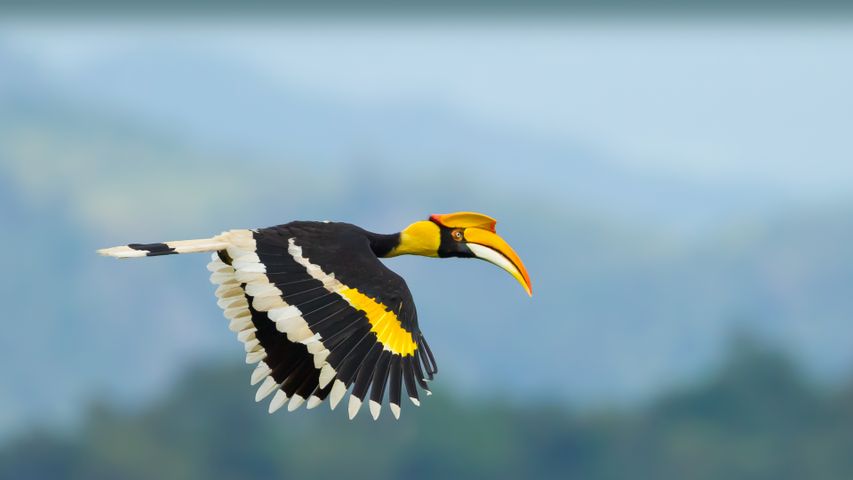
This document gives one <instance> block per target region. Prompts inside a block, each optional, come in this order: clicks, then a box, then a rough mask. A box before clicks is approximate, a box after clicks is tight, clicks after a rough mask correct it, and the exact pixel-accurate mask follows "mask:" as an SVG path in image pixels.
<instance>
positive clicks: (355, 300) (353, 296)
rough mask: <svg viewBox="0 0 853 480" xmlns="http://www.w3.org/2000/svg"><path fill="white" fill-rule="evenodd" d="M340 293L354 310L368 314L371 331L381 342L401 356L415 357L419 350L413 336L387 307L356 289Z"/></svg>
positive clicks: (340, 291) (345, 289)
mask: <svg viewBox="0 0 853 480" xmlns="http://www.w3.org/2000/svg"><path fill="white" fill-rule="evenodd" d="M338 293H339V294H340V295H341V296H342V297H344V298H345V299H346V301H348V302H349V303H350V305H352V306H353V307H354V308H357V309H359V310H361V311H363V312H364V313H366V314H367V321H369V322H370V331H371V332H373V333H375V334H376V337H377V338H378V339H379V341H380V342H381V343H382V345H384V346H385V347H387V348H388V349H389V350H391V351H392V352H393V353H396V354H398V355H400V356H403V357H405V356H406V355H414V353H415V349H417V348H418V346H417V344H416V343H415V341H414V339H413V338H412V334H411V333H410V332H409V331H407V330H406V329H405V328H403V325H402V324H401V323H400V319H399V318H397V315H396V314H395V313H394V312H392V311H391V310H389V309H388V307H386V306H385V305H383V304H381V303H379V302H377V301H376V300H374V299H372V298H370V297H368V296H367V295H365V294H363V293H361V292H359V291H358V290H357V289H355V288H349V287H344V288H343V289H341V290H338Z"/></svg>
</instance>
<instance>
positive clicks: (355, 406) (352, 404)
mask: <svg viewBox="0 0 853 480" xmlns="http://www.w3.org/2000/svg"><path fill="white" fill-rule="evenodd" d="M360 408H361V400H360V399H359V398H358V397H356V396H354V395H350V397H349V406H348V407H347V409H348V413H349V419H350V420H352V419H353V418H355V416H356V415H358V410H359V409H360Z"/></svg>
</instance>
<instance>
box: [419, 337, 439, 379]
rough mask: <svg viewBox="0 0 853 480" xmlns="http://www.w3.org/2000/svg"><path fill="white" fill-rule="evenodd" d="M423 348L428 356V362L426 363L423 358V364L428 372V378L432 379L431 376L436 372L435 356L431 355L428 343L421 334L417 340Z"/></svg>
mask: <svg viewBox="0 0 853 480" xmlns="http://www.w3.org/2000/svg"><path fill="white" fill-rule="evenodd" d="M418 343H419V344H420V345H421V346H423V349H424V350H425V351H426V354H427V356H428V357H429V364H427V363H426V359H424V365H425V366H426V367H427V371H428V372H429V373H430V380H432V376H433V375H435V374H437V373H438V365H436V363H435V357H433V356H432V350H431V349H430V348H429V344H428V343H427V341H426V338H424V336H423V335H420V342H418Z"/></svg>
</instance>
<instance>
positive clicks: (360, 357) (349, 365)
mask: <svg viewBox="0 0 853 480" xmlns="http://www.w3.org/2000/svg"><path fill="white" fill-rule="evenodd" d="M377 343H378V342H377V341H376V335H373V334H372V333H370V332H368V334H367V335H365V336H364V337H363V338H362V339H361V341H359V342H358V345H356V346H355V347H354V348H353V349H352V351H350V353H349V354H347V356H346V357H345V358H344V359H343V360H341V363H340V367H339V368H337V369H336V370H337V371H338V375H337V377H338V379H340V380H341V381H342V382H344V384H345V385H346V386H347V387H349V386H350V385H352V382H353V380H354V379H355V374H356V373H358V367H360V366H361V364H362V362H363V361H364V358H365V357H366V356H367V354H368V353H369V352H370V349H371V348H373V346H374V345H376V344H377Z"/></svg>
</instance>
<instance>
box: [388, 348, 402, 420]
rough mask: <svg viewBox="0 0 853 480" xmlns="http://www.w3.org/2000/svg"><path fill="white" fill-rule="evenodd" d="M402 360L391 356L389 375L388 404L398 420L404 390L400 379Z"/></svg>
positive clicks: (397, 356)
mask: <svg viewBox="0 0 853 480" xmlns="http://www.w3.org/2000/svg"><path fill="white" fill-rule="evenodd" d="M400 360H401V358H400V356H399V355H397V354H393V355H392V356H391V368H390V372H389V374H388V403H389V404H390V405H391V412H392V413H394V417H396V418H400V395H401V393H402V388H403V385H402V383H401V380H402V379H401V378H400V376H401V374H402V369H401V368H400Z"/></svg>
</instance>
